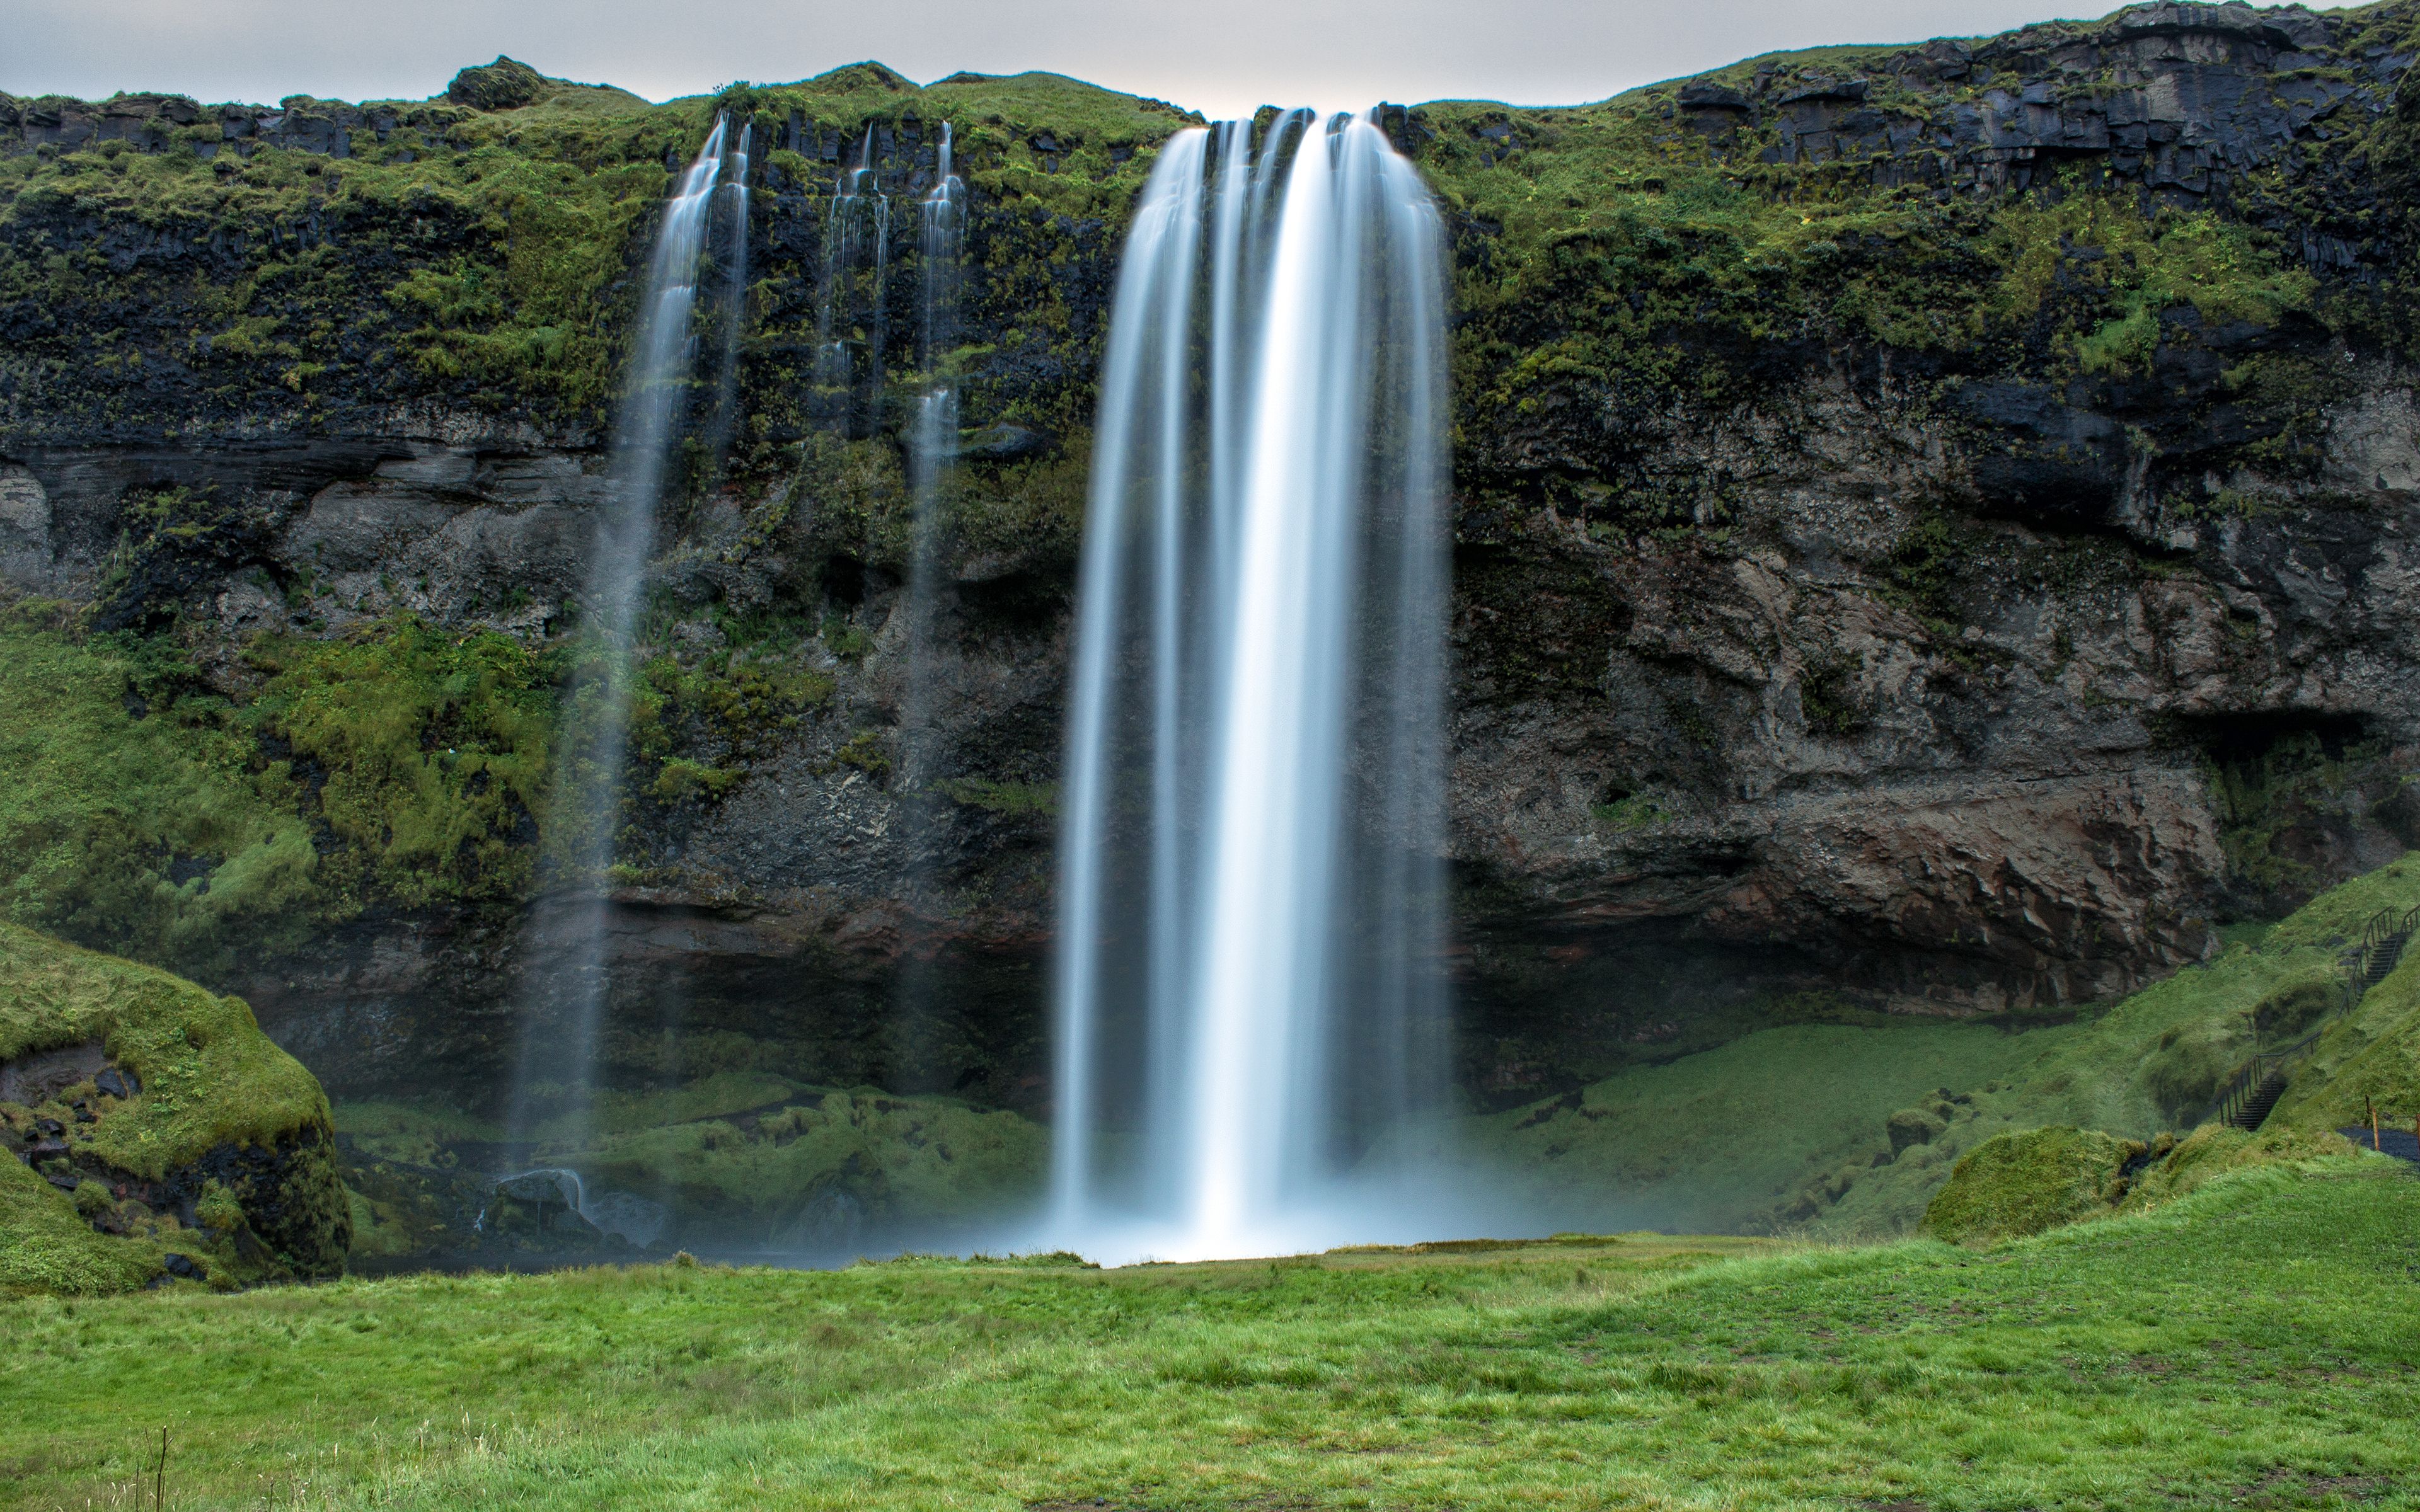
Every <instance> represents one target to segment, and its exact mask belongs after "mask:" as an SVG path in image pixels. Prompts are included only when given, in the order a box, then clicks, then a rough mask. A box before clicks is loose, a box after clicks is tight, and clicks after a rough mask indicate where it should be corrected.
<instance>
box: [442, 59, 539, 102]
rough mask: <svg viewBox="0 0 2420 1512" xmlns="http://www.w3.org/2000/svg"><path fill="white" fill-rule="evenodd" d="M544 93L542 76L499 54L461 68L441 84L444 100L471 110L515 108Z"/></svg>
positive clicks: (526, 66) (522, 64)
mask: <svg viewBox="0 0 2420 1512" xmlns="http://www.w3.org/2000/svg"><path fill="white" fill-rule="evenodd" d="M545 93H546V75H544V74H542V73H540V72H538V71H537V69H533V68H531V67H530V66H529V65H528V64H526V63H520V62H516V61H515V60H513V59H511V58H508V57H504V56H502V55H499V56H498V57H497V59H496V61H494V62H493V63H489V64H487V65H485V66H484V67H481V68H474V69H463V70H462V71H461V72H459V73H458V74H456V75H454V82H453V83H451V84H449V85H446V86H445V98H446V99H448V100H452V101H453V102H454V103H456V104H458V105H468V106H469V107H470V108H471V109H473V110H517V109H519V108H520V107H521V106H523V105H527V104H532V103H535V101H536V100H537V99H538V98H539V97H540V96H542V95H544V94H545Z"/></svg>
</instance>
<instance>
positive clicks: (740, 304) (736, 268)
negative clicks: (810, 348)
mask: <svg viewBox="0 0 2420 1512" xmlns="http://www.w3.org/2000/svg"><path fill="white" fill-rule="evenodd" d="M755 134H756V128H755V126H754V124H753V123H747V124H743V125H742V126H741V127H740V128H739V140H738V141H737V142H735V143H733V144H732V146H731V148H730V154H729V156H728V157H727V158H725V160H724V161H723V164H722V181H721V187H720V190H719V191H718V192H719V193H721V197H722V199H723V201H724V202H725V204H726V206H727V207H728V208H727V211H726V213H728V214H729V216H730V218H731V229H730V231H729V233H728V234H727V235H726V236H725V238H724V239H723V250H722V311H721V319H722V342H721V347H722V352H721V362H720V363H719V364H718V365H717V369H716V373H715V382H714V422H713V427H712V431H711V435H710V449H711V451H712V453H713V456H714V468H715V471H717V472H718V473H719V472H721V471H722V465H723V463H724V461H725V460H726V459H727V458H728V457H729V456H730V455H731V440H732V436H733V434H734V432H736V431H737V428H738V423H739V337H740V335H741V333H742V332H744V331H745V330H746V328H747V325H748V147H749V144H750V143H751V142H752V141H753V140H754V138H755Z"/></svg>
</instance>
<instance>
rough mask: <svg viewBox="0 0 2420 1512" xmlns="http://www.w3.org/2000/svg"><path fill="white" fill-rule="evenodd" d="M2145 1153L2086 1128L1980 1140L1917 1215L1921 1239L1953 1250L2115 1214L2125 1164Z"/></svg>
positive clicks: (2143, 1148)
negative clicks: (1958, 1245) (1945, 1242)
mask: <svg viewBox="0 0 2420 1512" xmlns="http://www.w3.org/2000/svg"><path fill="white" fill-rule="evenodd" d="M2147 1148H2148V1147H2146V1146H2144V1145H2142V1144H2140V1143H2138V1142H2136V1141H2134V1140H2131V1139H2118V1138H2116V1137H2114V1136H2112V1135H2110V1134H2102V1133H2100V1132H2098V1131H2096V1130H2091V1129H2074V1128H2057V1129H2032V1130H2028V1131H2026V1132H2025V1133H2024V1134H2001V1135H1999V1136H1997V1137H1996V1138H1992V1139H1986V1140H1985V1141H1983V1142H1982V1143H1981V1144H1979V1145H1978V1146H1976V1147H1975V1148H1974V1149H1972V1150H1969V1151H1968V1152H1967V1154H1966V1157H1965V1158H1964V1159H1963V1160H1961V1161H1960V1162H1959V1163H1958V1165H1956V1166H1955V1167H1954V1168H1953V1169H1952V1170H1951V1171H1950V1173H1949V1180H1947V1182H1946V1183H1944V1184H1943V1186H1942V1188H1941V1190H1940V1191H1939V1192H1938V1193H1936V1194H1934V1196H1933V1198H1932V1201H1931V1205H1929V1206H1928V1207H1926V1209H1925V1210H1924V1227H1925V1230H1926V1232H1928V1233H1930V1234H1931V1235H1932V1236H1933V1237H1935V1238H1937V1239H1946V1240H1949V1241H1951V1242H1956V1243H1965V1242H1974V1241H1986V1240H1994V1239H2015V1238H2019V1237H2021V1236H2023V1235H2025V1234H2039V1233H2040V1232H2041V1231H2042V1230H2044V1229H2046V1228H2055V1227H2058V1226H2059V1225H2061V1224H2070V1223H2073V1222H2075V1221H2076V1220H2077V1219H2079V1218H2089V1217H2093V1216H2095V1215H2097V1214H2100V1213H2105V1212H2110V1211H2115V1209H2116V1207H2117V1205H2118V1199H2119V1198H2121V1197H2122V1196H2125V1191H2124V1188H2123V1186H2122V1185H2121V1184H2120V1183H2121V1182H2122V1180H2123V1177H2124V1173H2125V1167H2126V1165H2127V1162H2128V1161H2129V1160H2130V1159H2132V1158H2133V1157H2135V1156H2137V1155H2141V1154H2143V1153H2144V1152H2145V1151H2146V1149H2147Z"/></svg>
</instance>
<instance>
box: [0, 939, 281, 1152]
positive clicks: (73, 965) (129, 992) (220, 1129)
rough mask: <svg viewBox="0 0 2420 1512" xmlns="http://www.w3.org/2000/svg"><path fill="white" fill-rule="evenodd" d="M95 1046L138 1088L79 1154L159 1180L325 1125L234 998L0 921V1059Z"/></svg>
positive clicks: (95, 1129) (95, 1128) (247, 1010)
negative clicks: (224, 1151)
mask: <svg viewBox="0 0 2420 1512" xmlns="http://www.w3.org/2000/svg"><path fill="white" fill-rule="evenodd" d="M91 1041H100V1042H101V1045H102V1047H103V1048H104V1050H105V1052H106V1054H107V1055H108V1057H109V1058H110V1059H111V1060H112V1061H114V1062H115V1063H116V1065H117V1066H119V1067H120V1068H122V1069H124V1070H126V1071H130V1072H133V1073H134V1075H135V1076H136V1077H138V1078H139V1079H140V1081H141V1084H142V1086H141V1089H140V1090H139V1091H137V1092H135V1094H134V1095H133V1096H132V1098H130V1099H128V1100H126V1102H125V1103H124V1105H123V1106H120V1107H115V1108H113V1109H112V1110H111V1111H110V1114H109V1116H108V1117H106V1118H104V1119H101V1121H100V1122H99V1123H98V1124H96V1125H94V1126H93V1132H92V1133H91V1134H90V1135H89V1140H90V1142H89V1144H83V1143H79V1144H78V1145H77V1147H76V1148H77V1150H78V1152H79V1153H89V1154H91V1155H93V1156H96V1157H98V1158H99V1159H101V1160H102V1161H104V1162H106V1163H107V1164H109V1165H113V1166H115V1167H116V1168H118V1169H120V1170H123V1171H127V1172H130V1173H132V1174H134V1175H137V1176H143V1177H147V1178H151V1179H157V1178H159V1177H161V1176H163V1174H165V1173H166V1172H167V1171H168V1170H169V1169H170V1168H172V1167H175V1166H178V1165H185V1164H188V1163H190V1162H192V1161H194V1160H196V1159H198V1158H200V1157H201V1156H202V1155H204V1154H206V1153H207V1152H209V1150H210V1149H214V1148H216V1147H217V1146H220V1145H225V1144H230V1143H251V1144H259V1145H267V1144H271V1143H272V1142H274V1141H275V1140H276V1139H277V1138H278V1137H279V1136H280V1135H283V1134H291V1133H293V1132H294V1131H296V1130H298V1129H303V1128H307V1127H314V1126H317V1127H322V1128H324V1127H325V1126H326V1124H327V1122H328V1102H327V1098H326V1096H325V1095H324V1094H323V1093H321V1091H320V1090H319V1084H318V1082H317V1081H316V1080H314V1079H313V1077H312V1075H311V1073H310V1072H308V1071H305V1070H304V1069H303V1068H302V1063H301V1062H300V1061H298V1060H296V1059H295V1058H294V1057H291V1056H289V1055H287V1053H286V1052H285V1051H283V1050H280V1049H279V1048H278V1047H277V1046H276V1045H275V1044H273V1043H271V1041H270V1039H269V1037H268V1036H267V1035H265V1034H263V1033H261V1031H260V1026H259V1025H258V1024H256V1022H254V1020H253V1016H252V1010H251V1009H250V1008H249V1007H248V1006H246V1005H245V1003H244V1002H243V1000H242V999H241V998H239V997H220V996H217V995H213V994H211V993H209V992H206V991H204V990H203V989H202V988H200V987H196V986H194V984H193V983H192V982H190V981H187V980H184V979H183V978H181V977H176V976H171V975H170V974H169V973H167V972H165V971H161V970H158V969H156V968H154V967H151V966H145V965H138V964H135V963H133V962H132V961H122V960H119V959H118V958H116V956H108V955H102V954H101V953H99V952H98V951H93V950H86V949H81V948H80V947H77V946H72V945H68V944H64V943H62V942H60V941H58V940H54V939H51V938H49V937H48V936H46V935H41V934H37V933H34V932H33V931H31V930H27V929H23V928H20V927H18V926H17V925H14V924H0V1061H7V1060H10V1059H14V1058H16V1057H22V1056H26V1055H29V1054H32V1053H34V1052H37V1051H42V1050H55V1049H64V1048H68V1047H70V1046H74V1045H78V1044H84V1043H89V1042H91ZM10 1164H12V1165H13V1164H14V1163H13V1162H11V1163H10Z"/></svg>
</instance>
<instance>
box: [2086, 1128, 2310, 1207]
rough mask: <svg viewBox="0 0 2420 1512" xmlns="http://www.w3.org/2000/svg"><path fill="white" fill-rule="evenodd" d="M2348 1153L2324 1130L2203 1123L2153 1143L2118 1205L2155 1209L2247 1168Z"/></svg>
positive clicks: (2297, 1162)
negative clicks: (2181, 1134)
mask: <svg viewBox="0 0 2420 1512" xmlns="http://www.w3.org/2000/svg"><path fill="white" fill-rule="evenodd" d="M2352 1153H2354V1150H2353V1147H2352V1146H2351V1145H2350V1144H2348V1143H2346V1142H2345V1139H2344V1136H2343V1135H2341V1134H2333V1133H2329V1132H2326V1131H2316V1132H2315V1131H2310V1130H2303V1129H2292V1128H2284V1127H2280V1126H2278V1125H2277V1124H2274V1123H2271V1124H2269V1125H2266V1126H2264V1127H2263V1128H2262V1129H2261V1130H2260V1131H2259V1132H2258V1133H2257V1134H2252V1133H2247V1132H2246V1131H2244V1130H2242V1129H2237V1128H2234V1127H2232V1126H2230V1125H2227V1124H2224V1123H2211V1124H2204V1125H2203V1126H2202V1127H2200V1128H2198V1129H2196V1130H2195V1131H2194V1132H2193V1133H2192V1134H2188V1135H2186V1136H2185V1137H2184V1138H2182V1139H2180V1140H2169V1139H2166V1138H2163V1139H2162V1140H2161V1141H2159V1142H2158V1143H2156V1144H2154V1146H2153V1147H2152V1149H2151V1151H2150V1154H2151V1155H2152V1157H2153V1158H2151V1159H2149V1160H2147V1161H2145V1162H2143V1163H2142V1165H2141V1167H2140V1169H2138V1170H2137V1171H2135V1172H2134V1174H2133V1176H2132V1177H2131V1178H2129V1179H2128V1180H2126V1182H2125V1191H2124V1194H2123V1196H2122V1199H2121V1200H2120V1202H2119V1203H2118V1207H2119V1208H2120V1210H2121V1211H2129V1212H2131V1211H2138V1210H2141V1209H2145V1208H2155V1207H2157V1206H2159V1205H2160V1204H2161V1203H2163V1202H2167V1201H2171V1200H2173V1199H2175V1198H2177V1197H2180V1196H2184V1195H2185V1194H2186V1193H2188V1192H2191V1191H2192V1190H2194V1189H2195V1187H2197V1186H2200V1185H2201V1184H2202V1183H2203V1182H2205V1181H2208V1180H2211V1178H2213V1177H2218V1176H2224V1175H2226V1173H2227V1172H2229V1171H2238V1170H2242V1169H2243V1168H2244V1167H2246V1166H2250V1165H2295V1164H2300V1163H2302V1162H2305V1161H2313V1160H2324V1159H2327V1158H2329V1157H2332V1156H2349V1155H2351V1154H2352Z"/></svg>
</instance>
